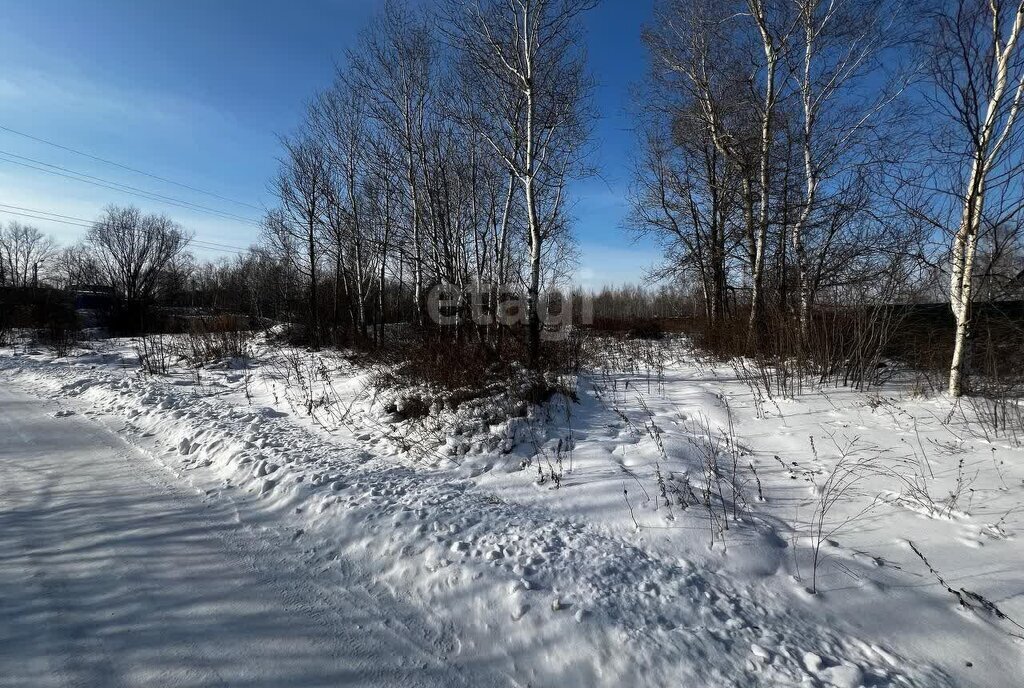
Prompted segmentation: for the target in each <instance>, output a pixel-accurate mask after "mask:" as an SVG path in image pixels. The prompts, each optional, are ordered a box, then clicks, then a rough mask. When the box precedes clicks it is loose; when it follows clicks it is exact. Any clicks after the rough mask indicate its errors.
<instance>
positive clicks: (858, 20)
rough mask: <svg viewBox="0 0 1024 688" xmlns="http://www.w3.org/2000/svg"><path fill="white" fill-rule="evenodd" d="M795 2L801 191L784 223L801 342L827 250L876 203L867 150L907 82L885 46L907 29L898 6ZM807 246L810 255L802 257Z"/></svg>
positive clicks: (866, 0)
mask: <svg viewBox="0 0 1024 688" xmlns="http://www.w3.org/2000/svg"><path fill="white" fill-rule="evenodd" d="M793 3H794V6H795V14H796V26H797V28H796V30H794V31H793V32H792V33H793V36H792V43H793V47H794V49H793V50H791V51H789V52H788V53H787V58H788V59H789V60H790V66H789V70H788V72H789V73H790V74H793V75H794V77H793V79H792V80H793V82H794V85H795V96H796V98H797V100H798V102H799V106H798V107H797V108H796V109H797V113H798V114H797V115H796V116H795V117H794V118H793V119H794V120H795V121H796V122H797V123H798V133H797V134H796V138H797V140H798V141H799V145H798V149H799V151H800V157H801V158H802V161H801V162H802V176H803V188H802V193H800V194H799V198H798V200H797V204H796V205H797V207H798V212H797V214H796V215H797V216H796V218H795V220H794V221H793V222H792V225H791V226H790V227H789V228H788V229H789V235H790V241H791V242H792V248H793V254H794V258H795V267H796V274H797V284H798V291H799V296H798V299H799V322H800V335H801V337H800V340H801V342H803V343H804V344H806V342H807V340H808V338H809V336H810V312H811V306H812V303H813V301H814V298H815V294H816V289H817V287H818V283H817V279H816V277H817V275H816V272H818V271H820V268H821V266H822V265H823V264H825V263H827V262H828V261H829V260H830V259H831V258H832V256H829V255H827V252H833V253H834V254H836V255H840V254H842V251H841V250H840V246H839V245H838V244H839V242H840V241H841V240H842V236H843V235H844V233H846V231H847V230H848V228H849V227H850V226H851V225H856V224H857V218H856V216H857V214H858V213H860V212H862V211H864V210H867V209H868V208H870V206H871V204H872V201H873V200H874V199H872V198H871V196H870V194H868V193H867V189H868V185H867V183H866V177H867V176H868V175H869V174H871V171H872V168H873V167H874V166H875V163H876V162H877V157H876V156H874V155H872V153H871V151H870V147H871V146H874V145H877V143H878V141H879V140H880V139H881V138H883V137H884V136H885V134H887V133H889V132H886V131H885V126H886V125H889V124H891V123H892V118H890V119H889V120H886V119H885V118H884V117H885V116H886V115H888V111H887V108H889V106H891V105H892V103H893V101H894V100H895V99H896V98H897V97H898V96H899V95H900V94H902V92H903V90H904V88H905V87H906V84H907V81H908V79H907V76H908V74H907V73H905V70H904V73H901V72H900V66H901V63H902V60H900V59H899V55H898V54H896V51H895V50H893V49H894V48H896V47H898V46H900V45H901V44H905V43H906V41H907V39H908V38H909V35H908V33H907V31H906V26H907V23H906V22H905V21H904V17H903V15H904V11H903V7H904V5H903V3H893V2H889V1H888V0H829V1H828V2H826V1H824V0H793ZM885 67H887V68H885ZM889 109H891V108H889ZM815 230H817V232H815ZM812 233H818V234H821V235H822V238H823V239H824V240H823V241H819V242H818V245H817V246H816V247H815V246H814V245H813V244H812V243H811V241H810V237H809V235H811V234H812ZM851 234H852V235H853V236H856V235H857V232H852V233H851ZM862 239H863V237H860V236H857V240H858V241H861V240H862ZM809 244H810V245H809ZM813 248H816V249H817V254H818V255H817V256H814V255H809V250H810V249H813ZM844 259H846V260H848V259H849V256H844Z"/></svg>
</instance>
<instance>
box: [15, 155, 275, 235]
mask: <svg viewBox="0 0 1024 688" xmlns="http://www.w3.org/2000/svg"><path fill="white" fill-rule="evenodd" d="M0 155H4V156H9V157H11V158H17V159H18V160H27V161H29V162H18V160H9V159H7V158H3V157H0V161H3V162H8V163H11V164H13V165H20V166H21V167H27V168H29V169H33V170H39V171H40V172H46V173H48V174H54V175H57V176H58V177H65V178H67V179H72V180H74V181H77V182H83V183H85V184H92V185H93V186H99V187H102V188H105V189H111V190H113V191H120V192H122V193H128V194H131V195H134V196H140V197H142V198H145V199H147V200H150V201H160V202H163V203H169V204H171V205H175V206H178V207H181V208H185V209H186V210H199V211H205V212H207V213H209V214H211V215H215V216H218V217H220V218H221V219H225V220H233V221H235V222H242V223H245V224H250V225H253V226H254V227H259V226H260V225H259V223H258V222H256V221H255V220H253V219H251V218H248V217H243V216H241V215H235V214H234V213H229V212H227V211H223V210H217V209H216V208H210V207H207V206H203V205H199V204H198V203H192V202H190V201H185V200H181V199H179V198H174V197H172V196H164V195H162V194H158V193H155V192H152V191H146V190H145V189H140V188H138V187H134V186H130V185H128V184H121V183H120V182H114V181H110V180H109V179H103V178H102V177H94V176H92V175H88V174H83V173H81V172H75V171H74V170H69V169H67V168H66V167H61V166H60V165H51V164H50V163H47V162H43V161H41V160H36V159H35V158H29V157H26V156H23V155H15V154H14V153H8V152H7V151H3V150H0ZM30 163H35V164H30ZM39 165H43V167H39ZM47 168H52V169H47Z"/></svg>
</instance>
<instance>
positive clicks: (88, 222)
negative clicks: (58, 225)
mask: <svg viewBox="0 0 1024 688" xmlns="http://www.w3.org/2000/svg"><path fill="white" fill-rule="evenodd" d="M0 208H12V209H14V210H21V211H24V212H26V213H34V214H36V215H51V216H53V217H55V218H63V219H65V220H74V221H76V222H82V223H85V224H84V225H82V226H84V227H92V226H93V225H94V224H96V221H95V220H90V219H88V218H84V217H75V216H74V215H61V214H60V213H53V212H50V211H49V210H37V209H36V208H25V207H23V206H20V205H10V204H8V203H0ZM36 219H37V220H48V219H50V218H49V217H38V218H36ZM192 243H195V244H203V245H205V246H209V247H215V248H219V249H230V250H232V251H241V252H245V251H248V250H249V249H247V248H244V247H242V246H232V245H231V244H224V243H221V242H219V241H210V240H208V239H192Z"/></svg>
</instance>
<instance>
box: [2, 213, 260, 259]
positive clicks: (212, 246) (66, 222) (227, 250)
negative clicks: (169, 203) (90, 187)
mask: <svg viewBox="0 0 1024 688" xmlns="http://www.w3.org/2000/svg"><path fill="white" fill-rule="evenodd" d="M0 205H3V204H0ZM4 207H5V208H6V207H11V206H6V205H4ZM0 213H3V214H5V215H17V216H19V217H27V218H30V219H32V220H46V221H49V222H58V223H60V224H64V225H70V226H72V227H80V228H82V229H91V228H92V224H83V223H81V222H73V221H71V220H58V219H56V218H53V217H44V216H42V215H37V214H33V213H22V212H18V211H15V210H4V209H3V208H0ZM62 217H63V216H62ZM188 243H189V245H195V246H196V247H197V248H201V249H205V250H207V251H221V252H224V253H233V254H236V255H245V254H246V253H247V252H248V249H242V248H239V247H227V246H224V245H221V244H209V243H207V242H204V241H201V240H197V239H189V242H188Z"/></svg>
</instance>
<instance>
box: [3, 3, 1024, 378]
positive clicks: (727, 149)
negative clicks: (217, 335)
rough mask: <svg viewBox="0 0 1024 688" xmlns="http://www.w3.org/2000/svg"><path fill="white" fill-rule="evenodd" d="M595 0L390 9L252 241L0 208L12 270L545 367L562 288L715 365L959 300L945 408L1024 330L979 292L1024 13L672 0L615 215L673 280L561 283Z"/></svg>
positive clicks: (1018, 256)
mask: <svg viewBox="0 0 1024 688" xmlns="http://www.w3.org/2000/svg"><path fill="white" fill-rule="evenodd" d="M595 5H596V2H594V1H593V0H444V1H443V2H438V3H430V4H427V5H425V6H422V7H420V6H416V7H413V6H412V5H407V4H404V3H402V2H397V1H392V2H388V3H386V4H385V5H384V6H383V8H382V9H381V10H380V12H379V13H378V14H377V16H376V17H375V18H374V19H373V21H372V22H371V23H370V24H369V25H368V26H367V27H366V28H365V29H364V30H363V32H362V33H361V34H360V36H359V38H358V40H357V41H356V43H355V45H353V47H352V48H351V49H350V50H349V51H348V53H347V55H346V56H345V59H344V60H342V61H341V64H342V66H341V67H339V68H338V70H337V73H336V74H335V77H334V80H333V83H332V84H330V85H327V87H326V88H325V89H324V90H323V91H322V92H320V93H317V94H312V97H311V99H310V101H309V103H308V107H307V108H306V112H305V116H304V119H303V121H302V123H301V126H299V127H298V128H297V130H296V131H294V132H293V133H291V134H289V135H287V136H284V137H282V141H281V143H282V147H281V150H282V153H281V158H280V166H279V172H278V174H277V175H276V177H275V178H274V179H273V180H271V186H272V189H273V191H274V194H275V196H276V198H277V200H278V203H277V205H276V207H274V208H272V209H271V210H270V211H269V212H268V213H267V214H266V217H265V218H263V222H262V225H263V229H262V234H261V237H260V241H259V243H258V245H257V246H255V247H253V248H252V249H251V250H250V251H248V252H246V253H245V254H244V255H238V256H235V257H233V258H230V259H226V260H224V261H221V262H218V263H205V264H197V263H196V262H195V261H194V260H192V259H191V257H190V256H189V255H188V253H187V251H186V247H187V244H188V240H189V237H188V235H187V233H186V232H185V231H184V230H182V229H181V228H180V227H178V226H177V225H176V224H175V223H173V222H172V221H170V220H169V219H167V218H165V217H162V216H151V215H144V214H143V213H141V212H140V211H138V210H137V209H134V208H116V207H111V208H108V209H107V210H106V211H105V213H104V215H103V217H102V218H101V219H100V220H99V221H98V222H97V223H96V225H95V226H94V227H93V228H92V229H91V230H90V231H89V234H88V236H87V238H86V239H85V241H84V242H83V243H82V244H80V245H78V246H75V247H71V248H68V249H65V250H63V251H58V250H57V249H56V247H55V246H53V245H52V243H49V242H47V241H46V239H45V237H41V236H36V235H33V234H32V233H31V232H26V229H25V228H24V226H21V225H11V226H10V227H9V228H8V230H7V231H6V232H5V233H4V234H3V235H2V241H3V243H2V244H0V253H2V254H3V255H4V256H5V257H4V260H3V261H2V262H3V267H0V280H2V281H3V282H4V283H7V284H15V285H26V284H35V283H37V282H38V281H39V279H40V278H41V276H45V277H47V278H50V277H51V276H54V278H55V279H57V280H58V281H59V282H60V283H62V284H64V285H72V284H103V285H106V286H107V287H108V288H110V289H112V290H113V291H114V292H115V293H116V294H117V297H118V298H119V299H122V300H124V301H127V302H136V303H143V304H144V303H156V302H160V303H163V304H171V305H193V306H202V307H205V308H229V309H234V310H238V311H241V312H243V313H246V314H249V315H252V316H254V317H260V318H270V319H274V320H287V321H289V322H299V323H301V324H302V332H301V338H302V339H303V341H305V342H306V343H308V344H311V345H312V346H314V347H315V346H321V345H352V344H359V345H366V346H369V347H371V348H372V347H376V346H378V345H380V344H381V343H382V341H383V340H384V338H385V337H384V335H385V331H386V328H385V325H387V324H390V323H397V322H405V323H412V324H414V325H416V326H418V328H419V329H418V330H417V331H418V332H419V333H420V335H421V336H427V335H428V334H430V333H433V334H435V335H436V334H438V333H439V332H441V331H442V329H441V328H442V325H440V323H441V322H442V321H443V322H445V323H454V324H455V327H454V328H451V327H447V326H444V327H445V329H444V330H443V331H444V334H443V335H442V336H443V337H447V338H449V339H452V338H453V339H454V341H457V342H461V341H463V339H470V340H472V341H474V342H476V343H477V344H478V345H481V346H485V347H489V348H491V349H497V348H500V347H496V346H495V345H497V344H500V343H501V342H503V341H508V340H510V339H514V340H516V341H521V342H522V344H523V348H524V350H525V352H526V357H525V361H526V363H527V364H528V365H532V366H534V367H537V365H538V363H539V359H540V357H541V354H542V347H541V340H542V334H544V333H545V332H546V329H545V327H544V320H545V317H544V316H545V313H546V311H547V309H548V308H549V306H550V305H551V304H550V303H547V302H546V301H545V299H544V294H545V292H548V293H551V294H553V297H554V298H553V299H549V301H551V300H554V301H563V302H568V303H569V304H572V305H578V304H579V305H582V303H581V302H583V301H589V303H590V306H589V307H590V308H591V312H592V313H593V314H594V316H595V317H597V318H604V319H605V320H606V321H608V320H613V319H618V320H622V319H624V318H653V317H662V318H664V317H667V316H668V315H669V313H672V314H674V315H676V316H679V315H687V316H692V315H693V313H694V312H697V313H699V314H700V318H699V320H700V321H701V322H700V323H699V324H698V326H696V327H695V330H694V331H695V334H697V335H698V339H699V341H701V342H702V343H703V344H705V345H706V346H708V347H710V348H713V349H717V351H718V352H719V353H722V354H724V355H736V354H743V355H754V356H760V357H762V358H763V357H766V356H767V357H775V359H777V360H780V361H782V360H790V359H794V360H797V361H805V360H811V359H814V357H815V356H818V357H819V359H820V360H821V361H822V362H821V363H820V364H819V367H832V366H834V365H835V362H836V361H837V360H840V359H843V360H847V359H850V358H859V359H861V360H865V361H871V360H876V359H878V358H879V357H880V356H882V355H883V354H884V353H885V351H884V349H885V347H887V346H888V345H889V344H891V342H892V341H893V339H894V338H896V337H898V336H902V335H899V334H898V332H897V330H896V329H895V326H896V325H897V324H898V322H897V320H898V319H897V318H895V317H893V314H894V313H907V312H911V311H908V310H906V309H902V310H901V309H892V308H888V306H891V305H892V304H900V303H922V302H936V301H940V300H945V301H948V302H949V304H950V309H949V311H948V312H949V313H950V314H951V319H952V326H951V327H950V328H949V329H950V330H951V331H950V332H947V333H944V334H943V335H942V336H943V339H944V341H947V342H948V352H947V353H948V355H947V354H945V353H944V354H943V355H947V363H948V365H947V366H946V368H947V371H948V389H949V391H950V392H951V393H952V394H954V395H959V394H961V393H962V392H963V389H964V385H963V378H964V376H965V374H966V372H967V368H968V366H969V364H970V362H971V359H972V355H973V354H972V351H973V349H974V347H973V345H972V341H973V339H974V337H973V335H975V334H977V333H978V332H979V330H981V329H985V331H986V332H988V333H989V334H988V335H987V336H988V337H989V339H990V340H992V341H998V342H999V344H1000V345H1004V344H1005V343H1006V341H1005V340H1006V339H1007V338H1009V339H1011V340H1013V341H1018V342H1019V341H1020V335H1019V327H1017V325H1016V323H1015V322H1010V323H1009V324H1008V325H1007V326H1005V327H1003V326H999V327H997V328H996V329H995V330H993V329H992V328H990V327H989V322H988V321H986V322H985V323H978V322H975V320H976V319H975V318H974V316H973V314H972V308H971V304H972V303H973V302H975V301H977V300H985V301H992V302H994V301H1005V300H1012V299H1020V298H1022V297H1024V231H1022V226H1021V222H1022V216H1021V211H1022V210H1024V194H1022V193H1021V191H1022V187H1021V184H1022V182H1024V178H1022V177H1021V172H1022V171H1024V139H1022V133H1021V132H1022V129H1021V127H1020V121H1019V120H1020V117H1019V111H1020V106H1021V101H1022V99H1024V43H1022V42H1021V41H1022V38H1021V33H1022V32H1024V0H939V1H937V2H935V1H929V2H924V1H923V0H922V1H921V2H917V1H910V2H908V1H906V0H828V1H825V0H658V1H657V2H656V4H655V15H654V20H653V21H652V22H651V23H650V26H649V27H648V28H647V29H646V30H645V32H644V36H643V38H644V42H645V44H646V46H647V48H648V51H649V55H650V73H649V75H648V78H647V79H646V80H645V81H644V83H643V84H642V85H641V86H642V87H641V88H639V89H638V90H637V97H636V98H635V99H634V102H635V105H636V115H637V131H638V133H639V137H640V144H641V145H640V146H639V148H638V150H639V153H638V155H637V159H636V160H635V178H634V183H633V185H632V193H631V194H630V201H631V206H632V211H631V213H630V216H629V219H628V225H629V228H630V229H632V230H633V231H635V232H637V233H639V234H641V235H645V236H651V237H654V238H656V239H657V240H658V241H659V242H660V243H661V245H662V246H663V247H664V261H663V263H662V264H661V266H660V267H659V269H658V271H657V274H655V275H653V276H652V277H655V278H661V279H662V281H663V283H666V284H670V285H671V287H667V288H666V289H664V290H662V291H660V292H652V291H649V290H648V291H645V292H641V291H639V290H631V289H624V290H618V291H606V292H604V293H602V294H598V295H596V297H595V299H593V300H590V299H583V295H582V294H580V293H578V291H577V292H576V293H573V294H567V296H571V298H567V299H562V297H561V295H560V294H559V293H558V291H559V290H558V287H561V288H562V292H564V291H565V290H566V289H567V285H568V284H569V283H570V281H571V280H570V279H569V273H570V271H571V269H572V267H573V257H574V250H575V247H574V242H573V234H572V231H571V230H572V218H571V212H570V210H571V207H572V199H571V197H570V196H571V193H570V185H571V182H572V180H574V179H576V178H578V177H580V176H582V175H585V174H587V173H588V172H589V170H588V169H587V165H586V156H585V153H586V150H587V145H586V144H587V142H588V137H589V134H590V125H591V123H592V121H593V118H594V110H593V105H592V100H591V94H592V85H593V79H592V77H591V75H590V74H589V72H588V69H587V64H586V56H585V53H584V52H583V50H582V48H581V46H582V43H583V33H582V31H583V28H582V27H583V17H584V14H585V13H586V12H587V11H588V10H590V9H592V8H593V7H594V6H595ZM4 246H8V247H13V248H3V247H4ZM26 246H29V247H30V248H26ZM442 285H443V286H444V287H445V289H444V290H443V295H442V296H440V297H439V296H438V294H439V293H441V292H439V290H438V289H437V288H438V287H439V286H442ZM439 301H440V302H441V303H442V304H443V306H439ZM441 311H444V313H443V314H442V313H441ZM997 311H998V309H995V310H993V309H989V310H988V311H986V312H988V313H995V312H997ZM563 320H564V319H563ZM690 320H696V319H695V318H692V317H691V318H690ZM503 323H504V325H503ZM520 324H521V325H522V327H517V325H520ZM510 327H511V329H513V330H514V331H515V333H516V336H514V337H508V336H507V335H506V333H507V332H508V331H509V330H510ZM936 331H939V330H936ZM453 332H454V337H452V336H451V335H452V333H453ZM993 332H995V334H992V333H993ZM468 333H472V336H470V337H467V334H468ZM520 335H521V336H520ZM1013 341H1011V343H1013ZM869 346H870V347H874V348H873V350H872V351H870V352H868V351H865V350H864V347H869ZM1022 348H1024V347H1022ZM441 349H443V347H438V350H441ZM989 350H990V351H991V350H992V348H991V347H989ZM822 351H825V352H827V353H826V354H821V355H820V356H819V354H820V352H822ZM491 353H493V352H490V353H488V356H489V355H490V354H491ZM497 355H499V356H500V355H501V353H500V351H499V352H498V353H497Z"/></svg>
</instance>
